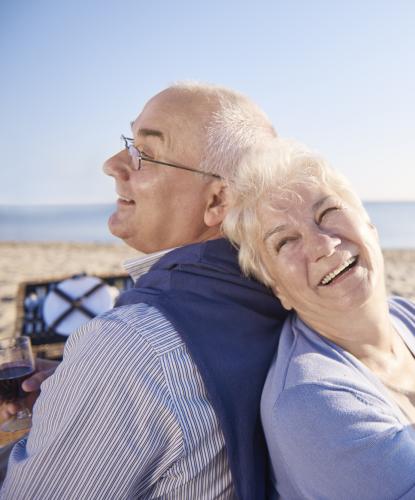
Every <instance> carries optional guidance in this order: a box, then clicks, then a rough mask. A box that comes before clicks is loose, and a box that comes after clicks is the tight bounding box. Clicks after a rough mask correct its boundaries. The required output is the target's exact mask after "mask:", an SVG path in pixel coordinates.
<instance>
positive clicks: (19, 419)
mask: <svg viewBox="0 0 415 500" xmlns="http://www.w3.org/2000/svg"><path fill="white" fill-rule="evenodd" d="M34 370H35V364H34V360H33V353H32V349H31V345H30V338H29V337H25V336H22V337H8V338H3V339H0V400H1V401H3V402H13V403H15V404H16V405H17V406H18V411H17V413H16V415H15V416H14V417H12V418H11V419H10V420H7V422H4V424H2V425H1V426H0V430H2V431H5V432H13V431H18V430H22V429H29V428H30V426H31V416H32V415H31V413H30V410H29V409H28V408H26V405H25V402H24V397H25V395H26V393H25V392H24V391H23V389H22V382H23V381H24V380H25V379H26V378H28V377H29V376H30V375H31V374H32V373H33V372H34Z"/></svg>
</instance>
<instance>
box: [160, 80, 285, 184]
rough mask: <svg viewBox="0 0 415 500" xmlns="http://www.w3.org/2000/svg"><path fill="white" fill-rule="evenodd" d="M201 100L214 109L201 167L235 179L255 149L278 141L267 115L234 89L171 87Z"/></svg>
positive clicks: (208, 122) (189, 85)
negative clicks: (273, 140) (243, 162)
mask: <svg viewBox="0 0 415 500" xmlns="http://www.w3.org/2000/svg"><path fill="white" fill-rule="evenodd" d="M170 88H171V89H175V90H177V91H178V92H181V93H183V94H185V95H186V93H187V94H189V96H194V97H199V98H200V99H201V100H204V101H205V102H206V103H207V104H209V105H213V106H207V108H209V109H213V111H212V112H211V113H209V114H208V115H207V119H206V122H205V125H204V126H205V130H204V133H205V137H206V143H205V148H204V153H203V157H202V160H201V163H200V164H199V166H198V168H200V169H201V170H204V171H206V172H212V173H215V174H218V175H220V176H221V177H223V178H224V179H226V180H231V179H232V178H233V177H234V176H235V175H236V174H237V172H238V169H239V166H240V164H241V163H242V161H243V160H244V158H245V157H252V154H251V152H252V149H253V148H257V147H261V145H263V144H265V143H267V142H269V141H270V140H272V139H275V138H276V136H277V134H276V132H275V129H274V127H273V126H272V123H271V121H270V120H269V118H268V117H267V115H266V114H265V113H264V112H263V111H262V109H261V108H259V107H258V106H257V105H256V104H255V103H254V102H253V101H251V100H250V99H249V98H248V97H246V96H245V95H243V94H240V93H239V92H236V91H234V90H231V89H228V88H226V87H221V86H217V85H211V84H206V83H199V82H178V83H175V84H174V85H172V86H171V87H170Z"/></svg>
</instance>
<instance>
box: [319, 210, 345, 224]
mask: <svg viewBox="0 0 415 500" xmlns="http://www.w3.org/2000/svg"><path fill="white" fill-rule="evenodd" d="M338 210H340V207H329V208H326V209H325V210H323V211H322V212H321V214H320V215H319V217H318V220H317V222H318V224H321V222H322V221H323V219H324V217H326V215H328V214H330V213H333V212H337V211H338Z"/></svg>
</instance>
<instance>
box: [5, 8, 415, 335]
mask: <svg viewBox="0 0 415 500" xmlns="http://www.w3.org/2000/svg"><path fill="white" fill-rule="evenodd" d="M414 26H415V2H413V0H395V1H393V2H392V1H390V0H364V1H361V0H349V1H348V2H341V1H333V0H313V1H310V0H290V1H281V0H268V1H265V0H257V1H255V2H249V1H246V0H238V1H236V0H211V1H210V2H196V1H188V0H175V1H167V0H152V1H151V2H149V1H147V2H144V1H140V0H134V1H133V0H111V1H108V0H70V1H66V2H65V1H56V0H13V1H10V0H9V1H8V0H3V1H1V2H0V73H1V92H0V110H1V119H0V151H1V156H0V264H1V266H0V335H6V334H9V333H10V332H13V328H14V326H13V324H14V318H15V311H16V308H15V305H16V301H17V303H18V302H19V301H18V299H16V297H18V295H17V290H18V287H19V283H21V282H25V281H27V280H29V281H30V280H32V281H33V280H34V281H39V280H41V279H45V278H47V279H52V278H56V277H58V276H62V275H66V276H68V275H72V274H76V273H80V272H88V273H116V274H117V273H120V272H122V267H121V262H122V260H123V259H124V258H127V257H130V256H132V255H133V254H134V251H133V250H132V249H129V248H127V247H126V246H125V245H122V244H120V243H119V242H117V241H116V240H115V238H113V237H112V236H111V235H110V234H109V232H108V229H107V218H108V215H109V214H110V213H111V211H112V210H113V205H114V203H115V199H116V195H115V189H114V185H113V181H112V179H110V178H109V177H106V176H105V175H104V174H103V173H102V171H101V166H102V163H103V162H104V160H105V159H106V158H107V157H109V156H111V155H113V154H114V153H115V152H117V151H118V150H119V149H120V148H121V142H120V135H121V133H124V134H125V133H128V132H129V128H130V125H129V124H130V121H131V120H132V119H134V118H135V117H136V116H137V114H138V113H139V112H140V110H141V108H142V107H143V105H144V104H145V102H146V101H147V100H148V99H149V98H150V97H151V96H153V95H154V94H155V93H157V92H159V91H160V90H162V89H163V88H165V87H166V86H168V85H169V84H171V83H173V82H175V81H177V80H199V81H205V82H210V83H216V84H220V85H225V86H229V87H232V88H234V89H237V90H239V91H241V92H243V93H245V94H247V95H249V96H250V97H251V98H252V99H254V100H255V101H256V102H257V103H258V104H259V105H260V106H261V107H262V108H264V109H265V111H266V112H267V113H268V115H269V116H270V118H271V120H272V122H273V123H274V125H275V127H276V129H277V130H278V132H279V134H280V135H281V136H284V137H292V138H296V139H298V140H300V141H302V142H304V143H305V144H307V145H308V146H309V147H311V148H313V149H316V150H318V151H319V152H321V153H322V154H323V155H324V156H325V157H327V158H328V159H329V160H330V162H331V163H332V164H333V165H334V166H335V167H337V168H338V169H340V170H341V171H342V172H343V173H344V174H346V176H347V177H349V179H350V180H351V181H352V183H353V184H354V186H355V187H356V189H357V191H358V192H359V194H360V195H361V197H362V198H363V199H364V201H365V205H366V207H367V209H368V211H369V213H370V215H371V216H372V219H373V221H374V222H375V224H376V225H377V226H378V229H379V233H380V238H381V244H382V247H383V248H384V250H385V257H386V280H387V286H388V290H389V291H390V292H391V293H399V294H401V295H404V296H406V297H409V298H413V299H415V224H414V220H415V189H414V186H415V173H414V172H415V168H414V167H415V148H414V139H413V137H412V136H413V132H414V125H413V121H414V116H415V92H414V89H415V69H414V68H415V65H414V54H415V35H414ZM17 305H18V308H20V309H21V304H20V305H19V304H17Z"/></svg>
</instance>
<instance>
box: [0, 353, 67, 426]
mask: <svg viewBox="0 0 415 500" xmlns="http://www.w3.org/2000/svg"><path fill="white" fill-rule="evenodd" d="M59 364H60V361H55V360H51V359H44V358H36V359H35V372H34V373H33V374H32V375H30V377H28V378H27V379H25V380H24V381H23V383H22V389H23V391H24V395H25V398H26V404H27V407H28V408H29V409H31V408H33V405H34V403H35V402H36V399H37V398H38V396H39V394H40V386H41V384H42V382H44V381H45V380H46V379H47V378H49V377H50V376H51V375H53V373H54V372H55V370H56V368H57V367H58V366H59ZM0 403H1V401H0ZM18 411H19V404H16V403H14V402H13V401H10V402H4V403H3V404H2V405H1V406H0V420H1V421H4V420H7V419H9V418H10V417H12V416H13V415H16V413H17V412H18Z"/></svg>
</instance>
